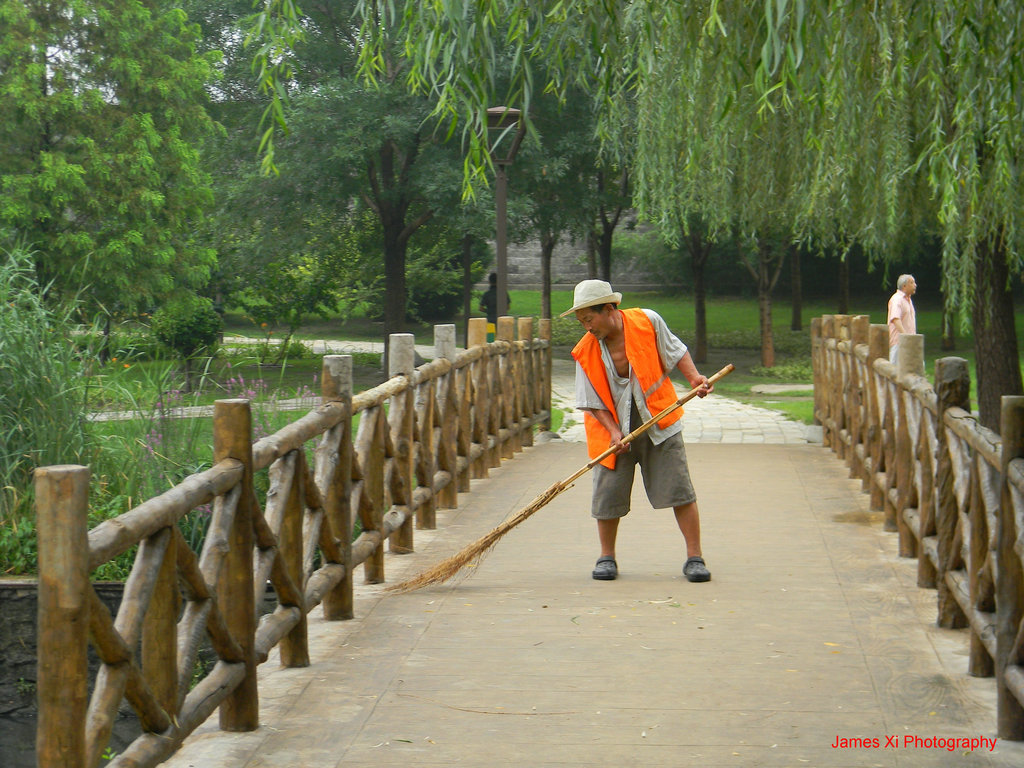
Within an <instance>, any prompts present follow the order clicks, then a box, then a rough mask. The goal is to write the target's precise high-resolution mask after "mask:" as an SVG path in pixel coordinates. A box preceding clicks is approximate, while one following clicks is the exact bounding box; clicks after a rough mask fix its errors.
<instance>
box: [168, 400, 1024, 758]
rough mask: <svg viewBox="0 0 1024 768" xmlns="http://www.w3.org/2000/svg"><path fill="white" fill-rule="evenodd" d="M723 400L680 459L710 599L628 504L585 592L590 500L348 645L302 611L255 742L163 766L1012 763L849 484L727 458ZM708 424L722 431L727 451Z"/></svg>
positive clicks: (549, 475) (564, 466)
mask: <svg viewBox="0 0 1024 768" xmlns="http://www.w3.org/2000/svg"><path fill="white" fill-rule="evenodd" d="M716 400H717V399H714V398H709V399H708V400H707V401H705V403H701V404H700V405H699V406H696V407H693V408H690V407H688V408H687V413H686V416H685V419H686V420H687V422H688V423H687V430H689V431H688V433H687V434H688V435H690V434H691V433H692V432H694V431H695V429H692V428H691V423H692V422H693V421H696V420H698V417H699V418H700V419H701V421H702V422H706V423H704V424H703V425H702V426H701V428H700V433H701V437H700V441H698V438H696V437H691V439H690V443H689V445H688V449H687V450H688V456H689V460H690V464H691V467H692V470H693V476H694V481H695V485H696V486H697V491H698V494H699V495H700V506H701V514H702V521H703V538H704V551H705V554H706V556H707V560H708V565H709V567H710V568H711V571H712V573H713V580H712V581H711V582H710V583H707V584H690V583H688V582H687V581H686V580H685V579H683V578H682V576H681V574H680V567H681V564H682V560H683V547H682V540H681V537H680V536H679V534H678V532H677V531H676V530H675V526H674V522H673V521H672V519H671V515H669V514H666V513H665V512H654V511H652V510H650V508H649V507H648V505H647V503H646V500H645V499H644V497H643V490H642V484H641V483H637V484H636V487H635V488H634V512H633V513H632V514H631V515H630V516H629V517H628V518H627V519H626V520H625V521H624V522H623V524H622V529H621V532H620V537H619V539H620V540H619V551H618V560H619V565H620V571H621V575H620V578H619V579H618V580H617V581H614V582H596V581H593V580H592V579H591V578H590V569H591V567H592V565H593V561H594V559H595V557H596V554H597V551H596V544H597V542H596V535H595V530H594V525H593V522H592V520H591V519H590V518H589V514H588V506H589V496H590V483H589V477H586V476H585V477H584V478H582V479H581V480H580V481H579V482H578V483H577V485H575V486H574V487H572V488H569V489H567V490H566V491H564V492H563V493H562V494H560V495H559V496H557V497H555V498H554V499H552V500H551V501H550V502H549V503H548V505H547V506H545V507H544V508H543V509H542V510H540V511H539V512H538V513H537V514H536V515H534V516H533V517H532V518H530V519H529V520H528V521H526V522H525V523H523V524H522V525H520V526H519V527H518V528H516V529H515V530H513V531H511V532H510V533H508V534H507V535H506V536H505V537H504V538H503V539H502V540H501V541H500V542H499V543H498V545H497V547H496V548H495V549H494V550H493V551H492V552H491V554H490V555H489V556H488V557H487V558H485V559H484V560H483V561H482V562H480V563H478V564H477V565H476V567H473V568H468V569H466V571H465V572H464V573H465V575H464V576H463V577H462V578H460V579H456V580H453V581H452V582H449V583H447V584H444V585H440V586H435V587H431V588H426V589H423V590H420V591H418V592H413V593H409V594H404V595H393V594H388V593H385V592H384V591H383V589H382V587H381V586H378V585H360V586H358V587H357V604H356V615H357V617H358V618H357V619H356V620H355V621H351V622H336V623H328V622H324V621H323V620H322V619H320V613H319V611H316V612H315V613H314V614H313V617H311V622H310V627H309V633H310V641H311V657H312V665H311V666H310V667H308V668H305V669H282V668H280V667H279V666H278V663H277V659H276V656H272V657H271V659H270V660H269V661H268V662H267V663H266V664H264V665H262V666H261V667H260V678H261V682H260V697H261V702H260V706H261V722H262V726H261V728H260V729H259V730H257V731H255V732H252V733H242V734H239V733H223V732H220V731H218V730H217V728H216V720H217V718H216V717H213V718H211V720H210V722H208V723H207V724H206V725H205V726H203V727H202V728H201V729H200V731H199V732H197V733H196V734H194V735H193V737H192V738H191V739H190V740H189V741H188V742H187V743H186V745H185V747H184V749H183V750H182V751H180V752H179V753H178V754H177V755H176V756H175V757H174V758H172V759H171V760H170V761H169V762H168V763H167V765H168V766H170V767H171V768H185V767H186V766H187V767H189V768H262V767H264V766H278V767H279V766H288V767H289V768H343V767H345V766H403V767H407V766H449V765H461V766H474V767H479V768H490V767H492V766H516V767H517V768H518V767H520V766H531V768H534V767H536V766H579V767H583V766H587V767H589V766H603V765H616V766H644V767H647V766H666V767H668V766H671V767H673V768H678V767H679V766H701V767H702V768H704V767H706V766H710V767H712V768H714V767H715V766H730V767H731V766H744V767H746V766H757V767H759V768H760V767H771V766H793V767H796V766H828V767H830V768H834V767H844V766H849V767H850V768H853V767H856V768H862V767H863V766H885V767H889V766H953V765H955V766H999V767H1003V766H1007V767H1008V766H1020V765H1022V764H1024V745H1021V744H1014V743H1007V742H1002V741H998V742H996V743H995V746H994V748H992V740H993V735H994V728H995V714H994V707H995V689H994V683H993V681H992V680H991V679H975V678H970V677H968V676H967V675H966V674H965V669H966V663H967V656H966V653H967V650H966V643H967V638H966V635H965V634H964V632H963V631H947V630H939V629H937V628H936V627H935V626H934V619H935V598H934V593H933V592H931V591H928V590H922V589H918V588H917V587H916V586H915V582H916V563H915V562H914V561H911V560H906V559H901V558H899V557H898V555H897V549H896V538H895V536H894V535H893V534H887V533H884V532H883V531H882V520H881V516H880V514H876V513H874V512H871V511H870V510H869V509H868V505H867V496H866V495H865V494H863V493H862V492H861V490H860V483H859V482H854V481H851V480H849V479H848V478H847V473H846V470H845V468H844V467H843V465H842V464H841V463H840V462H839V461H838V460H836V459H835V458H834V456H833V455H832V454H831V453H830V452H828V451H826V450H825V449H823V448H821V447H820V446H818V445H814V444H810V443H807V442H806V439H805V440H804V442H803V444H798V443H799V441H798V440H797V438H796V436H795V435H790V436H787V434H786V432H785V430H782V429H781V428H780V433H778V434H777V433H775V432H774V428H773V427H771V425H770V424H767V423H766V425H765V426H763V427H761V437H762V444H757V445H755V444H742V445H741V444H736V443H739V442H742V441H744V440H745V439H746V437H748V436H749V437H751V438H756V437H757V434H756V431H757V430H756V428H755V427H754V426H753V423H754V422H756V421H757V419H751V418H748V417H749V413H748V412H747V411H745V410H741V409H736V408H734V407H733V406H729V405H728V403H727V401H726V402H722V403H717V402H716ZM722 400H724V399H722ZM719 407H721V411H719V410H718V409H719ZM713 412H720V413H722V414H726V415H723V416H722V417H721V419H719V420H718V426H717V427H714V426H713V423H712V422H713V421H714V420H713V419H712V418H711V417H710V414H711V413H713ZM729 414H731V415H729ZM727 419H735V420H736V424H735V426H732V425H730V426H727V425H726V420H727ZM769 433H770V434H769ZM712 434H714V435H716V436H717V437H716V438H715V442H709V441H708V440H710V439H711V435H712ZM705 435H706V438H707V439H705ZM728 441H732V443H733V444H728ZM769 442H779V443H781V442H787V443H788V444H787V445H769V444H765V443H769ZM585 462H586V456H585V449H584V446H583V445H582V444H581V443H579V442H573V441H571V440H566V439H554V440H550V441H547V442H543V443H540V444H538V445H536V446H534V447H532V448H528V449H526V450H524V451H522V452H521V453H519V454H517V455H516V457H515V458H513V459H512V460H509V461H507V462H505V463H504V464H503V465H502V467H500V468H499V469H496V470H492V471H491V477H490V479H488V480H478V481H473V489H472V492H471V493H469V494H463V495H460V499H459V503H460V505H461V506H460V507H459V509H457V510H440V511H439V513H438V530H437V531H417V533H416V549H417V551H416V552H415V553H414V554H411V555H405V556H398V557H392V556H390V555H389V557H388V559H387V566H386V567H387V569H388V570H387V572H388V578H389V581H391V582H396V581H400V580H402V579H403V578H406V577H409V576H412V575H414V574H416V573H418V572H420V571H421V570H423V569H424V568H427V567H429V566H430V565H432V564H434V563H436V562H437V561H439V560H441V559H443V558H444V557H447V556H448V555H450V554H452V553H453V552H455V551H457V550H458V549H460V548H461V547H462V546H464V545H465V544H467V543H469V542H471V541H474V540H476V539H477V538H479V537H480V536H481V535H483V534H484V533H486V532H487V531H489V530H490V529H491V528H492V527H494V526H495V525H497V524H498V523H499V522H500V521H501V520H502V519H504V518H505V517H507V516H508V515H510V514H513V513H515V512H516V511H518V510H520V509H522V508H523V507H524V506H526V505H527V504H528V503H529V502H530V501H531V500H532V499H533V498H535V497H536V496H538V495H539V494H540V493H541V492H543V491H544V490H545V489H546V488H548V487H550V486H551V485H552V484H553V483H555V482H557V481H559V480H562V479H564V478H565V477H568V476H569V475H571V474H572V473H573V472H574V471H575V470H576V469H578V468H579V467H580V466H582V465H583V464H584V463H585ZM970 739H975V740H977V741H975V742H973V743H972V742H971V741H969V740H970ZM981 739H985V740H986V741H985V742H984V746H981V741H980V740H981ZM876 740H877V741H876ZM893 744H895V745H897V748H893V747H892V745H893ZM949 745H952V747H953V749H952V750H950V749H948V748H947V747H948V746H949Z"/></svg>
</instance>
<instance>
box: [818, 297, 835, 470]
mask: <svg viewBox="0 0 1024 768" xmlns="http://www.w3.org/2000/svg"><path fill="white" fill-rule="evenodd" d="M835 327H836V324H835V315H822V316H821V341H822V344H821V374H822V383H823V384H824V391H823V392H822V395H821V397H822V403H821V404H822V413H823V415H824V418H823V419H822V422H821V427H822V429H821V435H822V445H824V446H825V447H826V448H831V449H832V450H833V451H835V449H836V442H837V440H838V437H836V436H835V434H834V432H835V429H836V422H835V386H836V382H835V374H836V371H835V367H834V366H833V365H832V350H831V349H830V348H829V346H830V344H829V342H831V341H832V340H834V339H835V337H836V333H835Z"/></svg>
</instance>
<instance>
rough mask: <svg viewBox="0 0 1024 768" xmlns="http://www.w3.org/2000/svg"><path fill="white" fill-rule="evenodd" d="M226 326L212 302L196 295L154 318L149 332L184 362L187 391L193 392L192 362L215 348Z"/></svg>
mask: <svg viewBox="0 0 1024 768" xmlns="http://www.w3.org/2000/svg"><path fill="white" fill-rule="evenodd" d="M222 326H223V320H222V319H221V316H220V315H219V314H218V313H217V311H216V310H215V309H214V308H213V302H212V301H210V300H209V299H207V298H205V297H203V296H196V295H195V294H194V293H182V294H179V295H178V296H175V297H174V298H172V299H171V300H170V301H168V302H167V303H166V304H164V305H163V306H162V307H160V309H158V310H157V311H156V312H155V313H154V314H153V322H152V325H151V326H150V329H151V330H152V332H153V335H154V336H155V337H156V338H157V339H158V340H159V341H160V343H162V344H165V345H166V346H168V347H170V348H171V349H173V350H174V351H175V352H176V353H177V354H178V355H180V356H181V358H182V359H183V360H184V362H185V387H186V389H188V390H189V391H191V389H192V369H191V362H192V359H193V358H194V357H195V356H196V355H198V354H200V353H202V352H205V351H206V350H207V349H208V348H210V347H212V346H213V345H214V344H215V343H216V341H217V336H218V334H219V333H220V330H221V327H222Z"/></svg>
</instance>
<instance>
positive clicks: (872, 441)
mask: <svg viewBox="0 0 1024 768" xmlns="http://www.w3.org/2000/svg"><path fill="white" fill-rule="evenodd" d="M879 358H881V359H883V360H888V359H889V326H887V325H883V324H881V323H874V324H872V325H871V327H870V328H869V329H868V361H867V363H868V365H867V368H868V370H867V376H868V378H867V382H866V386H867V390H868V391H867V397H868V417H867V419H868V434H867V441H868V446H867V453H868V455H869V456H870V457H871V461H870V462H869V466H868V468H869V474H868V490H869V491H870V494H871V508H872V509H883V508H884V507H885V492H884V490H883V489H882V487H881V485H880V484H879V481H878V480H879V476H881V475H882V473H883V472H884V471H885V444H884V439H883V430H882V421H883V414H882V408H883V406H884V405H885V397H884V395H883V393H882V383H881V382H880V381H879V377H878V374H876V373H875V360H878V359H879Z"/></svg>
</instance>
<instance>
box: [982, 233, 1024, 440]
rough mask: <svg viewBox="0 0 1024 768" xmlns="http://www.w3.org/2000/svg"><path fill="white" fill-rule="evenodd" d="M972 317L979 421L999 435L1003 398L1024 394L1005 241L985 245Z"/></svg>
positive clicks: (983, 246)
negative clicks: (1004, 396)
mask: <svg viewBox="0 0 1024 768" xmlns="http://www.w3.org/2000/svg"><path fill="white" fill-rule="evenodd" d="M974 274H975V299H974V308H973V310H972V314H973V318H972V319H973V325H974V356H975V373H976V376H977V379H978V411H979V416H978V420H979V421H980V422H981V424H982V425H983V426H985V427H988V428H989V429H992V430H995V431H999V422H1000V413H1001V408H1002V406H1001V398H1002V396H1003V395H1020V394H1024V386H1022V383H1021V373H1020V355H1019V352H1018V348H1017V329H1016V327H1015V325H1014V317H1013V294H1012V293H1011V292H1010V289H1009V285H1010V282H1009V270H1008V269H1007V266H1006V250H1005V247H1004V245H1003V243H1002V240H1001V239H1000V240H999V241H997V242H995V243H986V244H983V245H982V246H981V248H980V249H979V254H978V260H977V262H976V263H975V273H974Z"/></svg>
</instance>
